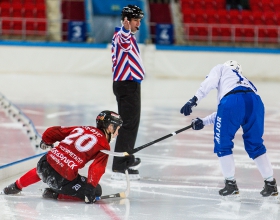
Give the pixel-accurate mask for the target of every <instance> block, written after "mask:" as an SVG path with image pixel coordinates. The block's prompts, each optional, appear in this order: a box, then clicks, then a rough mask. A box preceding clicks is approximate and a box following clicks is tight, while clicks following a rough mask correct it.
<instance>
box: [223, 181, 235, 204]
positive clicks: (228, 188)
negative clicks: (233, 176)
mask: <svg viewBox="0 0 280 220" xmlns="http://www.w3.org/2000/svg"><path fill="white" fill-rule="evenodd" d="M219 194H220V195H221V196H223V198H224V199H226V200H227V199H231V200H236V201H238V200H240V196H239V189H238V187H237V183H236V180H225V187H224V188H223V189H221V190H219Z"/></svg>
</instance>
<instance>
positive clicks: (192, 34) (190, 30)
mask: <svg viewBox="0 0 280 220" xmlns="http://www.w3.org/2000/svg"><path fill="white" fill-rule="evenodd" d="M185 31H186V36H188V40H196V39H197V35H198V33H197V32H198V30H197V27H195V26H187V27H186V29H185Z"/></svg>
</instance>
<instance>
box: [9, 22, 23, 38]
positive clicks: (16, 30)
mask: <svg viewBox="0 0 280 220" xmlns="http://www.w3.org/2000/svg"><path fill="white" fill-rule="evenodd" d="M11 26H12V29H13V34H15V35H21V34H22V20H15V21H13V22H12V24H11Z"/></svg>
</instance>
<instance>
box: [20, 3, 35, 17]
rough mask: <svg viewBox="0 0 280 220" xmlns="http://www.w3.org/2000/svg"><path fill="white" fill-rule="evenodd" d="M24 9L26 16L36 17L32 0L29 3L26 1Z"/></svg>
mask: <svg viewBox="0 0 280 220" xmlns="http://www.w3.org/2000/svg"><path fill="white" fill-rule="evenodd" d="M23 10H24V17H26V18H34V17H36V13H35V8H34V4H32V3H30V2H29V3H25V4H24V5H23Z"/></svg>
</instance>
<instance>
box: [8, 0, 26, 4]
mask: <svg viewBox="0 0 280 220" xmlns="http://www.w3.org/2000/svg"><path fill="white" fill-rule="evenodd" d="M22 1H23V0H10V2H11V3H12V4H22Z"/></svg>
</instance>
